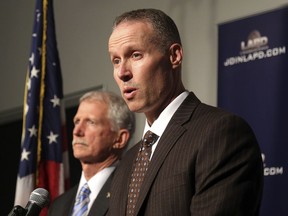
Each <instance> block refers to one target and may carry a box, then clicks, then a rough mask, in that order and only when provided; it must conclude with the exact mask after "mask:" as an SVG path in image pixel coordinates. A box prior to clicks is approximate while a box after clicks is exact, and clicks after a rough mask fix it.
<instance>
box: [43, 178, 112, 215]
mask: <svg viewBox="0 0 288 216" xmlns="http://www.w3.org/2000/svg"><path fill="white" fill-rule="evenodd" d="M112 176H113V173H112V174H111V175H110V176H109V178H108V179H107V181H106V182H105V184H104V185H103V187H102V189H101V191H100V192H99V194H98V196H97V197H96V199H95V200H94V202H93V205H92V207H91V209H90V211H89V214H88V216H104V215H106V213H107V211H108V206H109V199H110V185H111V181H112ZM77 189H78V185H76V186H74V187H73V188H71V189H70V190H68V191H67V192H65V193H63V194H62V195H60V196H59V197H57V198H56V199H55V200H54V201H53V203H52V204H51V205H50V207H49V209H48V216H70V215H71V214H72V210H73V207H74V203H75V197H76V193H77Z"/></svg>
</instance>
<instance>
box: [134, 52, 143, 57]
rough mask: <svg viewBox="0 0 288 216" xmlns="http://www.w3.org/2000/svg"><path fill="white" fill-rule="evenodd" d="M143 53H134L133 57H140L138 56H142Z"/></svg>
mask: <svg viewBox="0 0 288 216" xmlns="http://www.w3.org/2000/svg"><path fill="white" fill-rule="evenodd" d="M141 56H142V55H141V54H140V53H136V52H135V53H133V54H132V58H136V59H138V58H140V57H141Z"/></svg>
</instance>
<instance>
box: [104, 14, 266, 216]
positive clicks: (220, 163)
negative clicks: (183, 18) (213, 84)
mask: <svg viewBox="0 0 288 216" xmlns="http://www.w3.org/2000/svg"><path fill="white" fill-rule="evenodd" d="M108 46H109V54H110V58H111V61H112V64H113V67H114V79H115V81H116V83H117V84H118V86H119V88H120V91H121V94H122V97H123V98H124V100H125V101H126V103H127V104H128V106H129V108H130V110H131V111H133V112H143V113H144V114H145V116H146V125H145V129H144V133H146V131H148V130H149V131H152V132H153V133H154V135H153V136H150V138H151V137H156V138H157V137H158V139H157V140H156V139H155V140H154V144H153V143H152V144H149V145H150V146H151V145H152V147H151V148H152V150H151V151H152V153H151V155H150V156H149V154H150V153H149V154H148V153H147V155H148V158H149V162H148V164H149V165H148V168H146V169H147V171H146V173H144V174H142V175H144V180H140V179H139V178H137V177H135V176H137V175H135V174H134V173H135V172H138V171H139V169H137V166H138V165H136V168H135V167H134V166H135V165H133V164H136V162H135V161H136V158H138V157H142V156H138V152H142V151H145V148H148V147H147V146H149V145H148V144H142V142H139V143H138V144H136V145H135V146H134V147H132V148H131V149H130V150H129V151H128V152H127V154H126V155H125V157H124V158H123V160H122V162H121V164H120V166H119V167H118V169H117V170H116V172H115V175H114V178H113V181H112V185H111V199H110V206H109V211H108V215H111V216H116V215H117V216H123V215H147V216H162V215H163V216H164V215H165V216H167V215H175V216H185V215H193V216H197V215H201V216H203V215H207V216H214V215H221V216H223V215H229V216H238V215H239V216H240V215H241V216H251V215H258V213H259V207H260V204H261V197H262V188H263V165H262V159H261V152H260V148H259V145H258V142H257V140H256V138H255V135H254V133H253V131H252V129H251V128H250V126H249V125H248V124H247V123H246V121H245V120H244V119H242V118H241V117H239V116H236V115H234V114H232V113H229V112H226V111H224V110H221V109H219V108H216V107H212V106H209V105H206V104H204V103H201V101H200V100H199V99H198V98H197V97H196V96H195V95H194V93H192V92H189V91H187V90H186V89H185V87H184V85H183V82H182V79H181V67H182V66H181V65H182V61H183V48H182V44H181V39H180V36H179V32H178V29H177V27H176V25H175V23H174V21H173V20H172V19H171V18H170V17H169V16H167V15H166V14H165V13H163V12H162V11H160V10H156V9H139V10H134V11H130V12H126V13H124V14H122V15H120V16H119V17H117V18H116V19H115V21H114V26H113V31H112V34H111V36H110V38H109V45H108ZM146 141H147V139H144V141H143V143H146ZM140 145H141V149H140ZM142 145H143V146H142ZM145 145H146V147H144V146H145ZM142 148H143V150H142ZM139 155H140V153H139ZM143 158H144V156H143ZM134 170H135V171H134ZM131 177H132V178H131ZM134 182H142V185H141V186H140V189H139V190H138V189H137V191H140V193H139V195H137V196H138V198H137V200H136V201H135V200H134V199H133V196H131V194H132V193H134V194H137V193H135V189H134V186H135V184H134ZM135 196H136V195H135ZM137 196H136V197H137ZM131 206H132V207H131ZM128 207H129V208H128Z"/></svg>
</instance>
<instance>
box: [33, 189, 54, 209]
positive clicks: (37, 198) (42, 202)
mask: <svg viewBox="0 0 288 216" xmlns="http://www.w3.org/2000/svg"><path fill="white" fill-rule="evenodd" d="M30 201H31V202H34V203H35V204H37V205H38V206H39V207H40V208H44V207H45V206H46V205H48V203H49V201H50V196H49V192H48V191H47V190H46V189H44V188H37V189H35V190H34V191H32V193H31V195H30Z"/></svg>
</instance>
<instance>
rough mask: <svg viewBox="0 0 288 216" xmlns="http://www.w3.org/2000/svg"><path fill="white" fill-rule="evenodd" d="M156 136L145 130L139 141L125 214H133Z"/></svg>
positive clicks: (130, 215)
mask: <svg viewBox="0 0 288 216" xmlns="http://www.w3.org/2000/svg"><path fill="white" fill-rule="evenodd" d="M157 139H158V136H157V135H156V134H154V133H152V132H151V131H147V132H146V133H145V135H144V138H143V140H142V143H141V147H140V149H139V152H138V155H137V158H136V161H135V162H134V170H133V172H132V175H131V179H130V184H129V191H128V203H127V210H126V215H129V216H132V215H134V208H135V206H136V202H137V199H138V196H139V192H140V188H141V185H142V182H143V179H144V176H145V173H146V171H147V169H148V165H149V161H150V160H149V159H150V156H151V150H152V149H151V148H152V145H153V144H154V143H155V142H156V141H157Z"/></svg>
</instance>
